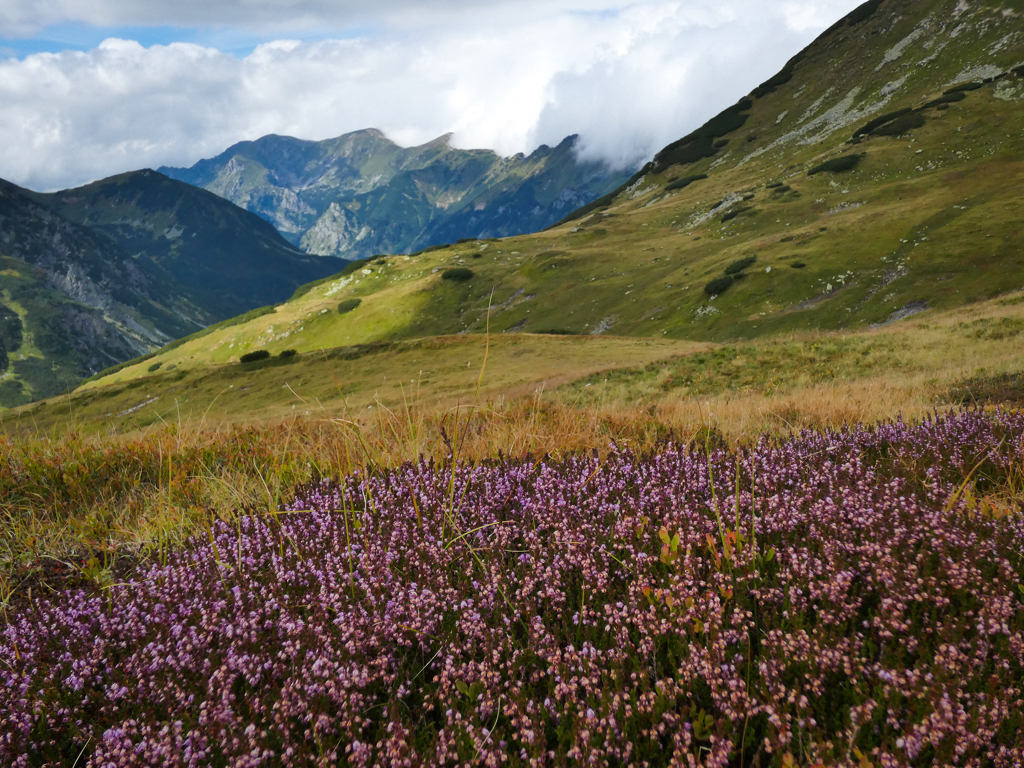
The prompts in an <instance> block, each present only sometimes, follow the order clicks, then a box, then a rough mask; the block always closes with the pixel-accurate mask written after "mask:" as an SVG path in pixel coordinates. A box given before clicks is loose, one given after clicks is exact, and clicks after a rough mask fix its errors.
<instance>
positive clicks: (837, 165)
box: [807, 155, 864, 176]
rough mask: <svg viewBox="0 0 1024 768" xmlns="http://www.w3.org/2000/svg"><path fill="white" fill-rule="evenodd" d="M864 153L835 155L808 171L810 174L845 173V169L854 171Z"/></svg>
mask: <svg viewBox="0 0 1024 768" xmlns="http://www.w3.org/2000/svg"><path fill="white" fill-rule="evenodd" d="M862 157H864V156H863V155H843V156H842V157H834V158H832V159H831V160H826V161H825V162H824V163H821V164H820V165H816V166H814V167H813V168H811V170H809V171H808V172H807V175H808V176H814V175H816V174H819V173H843V172H845V171H852V170H853V169H854V168H856V167H857V165H858V164H859V163H860V161H861V158H862Z"/></svg>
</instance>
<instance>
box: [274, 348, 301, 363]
mask: <svg viewBox="0 0 1024 768" xmlns="http://www.w3.org/2000/svg"><path fill="white" fill-rule="evenodd" d="M297 354H299V353H298V352H297V351H296V350H294V349H285V350H282V351H281V352H279V353H278V355H277V356H278V357H281V358H284V359H286V360H287V359H288V358H289V357H295V356H296V355H297Z"/></svg>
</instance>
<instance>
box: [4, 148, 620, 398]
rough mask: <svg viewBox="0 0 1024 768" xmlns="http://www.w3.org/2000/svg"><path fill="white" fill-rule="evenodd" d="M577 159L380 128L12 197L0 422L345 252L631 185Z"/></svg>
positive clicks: (230, 313)
mask: <svg viewBox="0 0 1024 768" xmlns="http://www.w3.org/2000/svg"><path fill="white" fill-rule="evenodd" d="M575 143H576V139H575V137H571V138H569V139H566V140H565V141H564V142H562V143H561V144H560V145H559V146H558V147H555V148H549V147H540V148H539V149H538V150H537V151H535V152H534V153H533V154H531V155H530V157H528V158H527V157H523V156H521V155H520V156H516V157H513V158H504V159H503V158H499V157H498V156H497V155H496V154H495V153H493V152H489V151H482V150H476V151H463V150H457V149H453V148H451V147H450V146H449V145H448V138H447V137H442V138H440V139H438V140H437V141H435V142H431V143H430V144H427V145H425V146H423V147H415V148H413V149H402V148H400V147H398V146H397V145H396V144H394V143H393V142H390V141H388V140H387V139H386V138H384V137H383V135H382V134H380V132H378V131H372V130H368V131H359V132H357V133H353V134H348V135H346V136H342V137H340V138H339V139H336V140H333V141H329V142H304V141H299V140H298V139H291V138H288V137H281V136H268V137H265V138H263V139H260V140H258V141H256V142H248V143H245V144H240V145H236V146H235V147H233V148H232V149H230V150H228V152H226V153H224V154H223V155H221V156H220V157H219V158H215V159H214V160H211V161H203V162H201V163H199V164H198V165H197V166H196V167H195V168H194V169H192V171H188V172H184V171H183V172H178V171H176V170H175V169H164V170H167V171H168V173H177V174H178V175H179V176H182V177H184V179H185V180H184V181H180V180H177V179H173V178H170V177H169V176H168V175H165V174H164V173H161V172H157V171H152V170H141V171H133V172H130V173H124V174H120V175H118V176H114V177H111V178H108V179H103V180H101V181H97V182H94V183H92V184H87V185H85V186H83V187H78V188H76V189H69V190H63V191H60V192H53V193H37V192H32V191H29V190H25V189H21V188H19V187H16V186H15V185H13V184H9V183H6V182H4V183H3V185H2V186H0V205H2V209H0V255H2V256H3V257H4V258H5V259H7V264H8V266H7V268H6V269H5V270H4V273H3V275H2V276H0V278H2V279H0V290H2V291H3V293H0V313H2V326H3V328H4V329H6V330H3V332H2V334H0V407H11V406H16V405H19V404H21V403H24V402H28V401H30V400H33V399H39V398H44V397H49V396H51V395H53V394H55V393H56V392H60V391H62V390H65V389H67V388H68V387H70V386H73V385H75V384H77V383H79V382H80V381H81V380H82V379H83V378H87V377H88V376H90V375H92V374H95V373H96V372H97V371H99V370H101V369H104V368H108V367H111V366H116V365H117V364H119V363H121V362H123V361H125V360H129V359H132V358H134V357H137V356H139V355H143V356H145V355H147V354H149V353H151V352H152V351H153V350H155V349H157V348H159V347H161V346H163V345H164V344H166V343H168V342H171V341H173V340H176V339H179V338H181V337H183V336H187V335H189V334H192V333H195V332H198V331H201V330H202V329H206V328H210V327H212V326H215V325H216V324H217V323H219V322H223V321H225V320H227V319H229V318H233V317H237V316H239V315H243V316H244V315H245V314H246V313H250V312H253V311H254V310H256V314H259V311H260V310H259V308H260V307H266V306H268V305H269V306H272V305H274V304H277V303H280V302H282V301H284V300H286V299H287V298H288V297H289V296H291V295H292V293H293V292H294V291H295V289H296V288H298V287H299V286H300V285H302V284H304V283H307V282H309V281H310V280H315V279H318V278H322V277H324V276H325V275H330V274H333V273H336V272H338V271H339V270H340V269H342V267H344V265H345V264H346V263H347V262H346V261H345V260H343V259H341V258H339V257H338V254H343V255H345V256H350V257H351V256H352V255H353V254H356V255H358V254H362V253H364V252H365V251H367V250H369V251H375V249H378V248H379V249H384V250H396V249H397V250H401V249H403V248H408V247H413V246H415V245H416V244H418V243H433V242H435V241H441V242H447V241H450V240H456V239H460V238H465V237H472V236H474V234H480V235H489V234H495V233H496V234H511V233H518V232H523V231H533V230H536V229H540V228H543V227H544V226H547V225H548V224H550V223H551V222H552V221H553V220H554V219H556V218H560V217H562V216H564V215H565V214H566V213H568V212H570V211H572V210H574V209H575V208H576V207H578V205H580V204H582V203H585V202H589V201H591V200H593V199H594V198H596V197H597V196H598V195H600V194H604V193H605V192H607V191H608V190H609V189H611V188H613V187H615V186H617V185H618V184H619V183H620V182H621V181H622V180H623V178H625V176H626V174H627V172H626V171H621V172H614V171H611V170H610V169H608V168H607V167H606V166H604V165H603V164H601V163H581V162H578V161H577V160H576V153H575V149H574V147H575ZM243 170H244V172H243ZM207 177H209V178H207ZM253 179H256V180H257V181H258V182H259V183H255V182H253ZM204 180H206V181H208V183H207V184H206V186H208V187H209V188H210V190H212V191H207V190H205V189H202V188H199V186H197V184H199V183H200V182H203V181H204ZM186 182H192V183H186ZM285 183H288V184H291V185H292V186H291V187H288V186H283V185H284V184H285ZM293 187H294V188H293ZM229 192H230V193H231V194H228V193H229ZM214 193H219V194H214ZM232 194H233V195H234V198H232V199H226V198H231V197H232ZM232 200H234V202H233V201H232ZM235 202H238V203H240V204H243V205H247V206H249V207H250V208H252V210H253V211H254V212H250V211H249V210H246V209H245V208H244V207H240V206H239V205H236V204H235ZM313 205H316V206H319V209H315V208H313V207H312V206H313ZM317 210H319V213H317ZM257 214H259V215H257ZM303 224H306V225H308V226H309V229H308V231H300V229H299V228H300V227H301V226H302V225H303ZM275 226H276V227H280V229H281V232H279V231H278V230H277V229H275ZM282 232H283V233H284V235H287V236H289V237H291V239H292V241H293V242H288V241H287V240H286V239H285V238H284V237H283V236H282ZM300 246H301V247H300Z"/></svg>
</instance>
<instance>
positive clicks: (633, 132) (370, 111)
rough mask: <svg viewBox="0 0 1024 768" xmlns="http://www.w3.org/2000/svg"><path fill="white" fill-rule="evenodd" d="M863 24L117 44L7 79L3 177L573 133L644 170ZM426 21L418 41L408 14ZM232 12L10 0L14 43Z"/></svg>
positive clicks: (478, 29) (754, 10) (521, 26)
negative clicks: (243, 47)
mask: <svg viewBox="0 0 1024 768" xmlns="http://www.w3.org/2000/svg"><path fill="white" fill-rule="evenodd" d="M361 5H363V6H369V5H370V4H367V3H362V4H361ZM378 5H379V7H378ZM855 5H857V3H856V1H855V0H819V1H818V2H813V1H812V0H806V2H801V1H800V0H792V1H791V2H786V3H780V4H775V3H766V2H761V1H760V0H719V1H718V2H711V1H709V0H685V1H684V0H679V1H678V2H664V1H661V0H639V1H638V2H635V3H633V4H632V5H628V6H627V5H619V6H616V5H615V4H613V3H611V2H608V1H606V2H600V1H599V0H579V1H578V2H575V3H572V4H569V3H566V2H564V1H563V2H545V3H543V4H542V3H541V2H539V0H537V1H536V2H534V0H529V1H528V2H526V3H523V2H519V1H518V0H517V1H516V2H514V3H513V2H511V0H509V1H508V2H498V3H493V2H492V3H487V4H482V3H468V2H464V1H463V2H457V1H456V0H451V1H450V2H434V3H422V2H416V3H413V2H412V0H408V2H403V1H402V0H391V1H390V2H386V3H380V4H375V5H373V8H374V13H376V14H377V17H376V21H378V22H380V27H379V28H378V29H377V31H375V32H372V33H367V34H365V35H363V36H361V37H358V38H355V39H345V40H325V41H320V42H298V41H287V40H275V41H271V42H267V43H265V44H263V45H260V46H258V47H257V48H256V49H255V50H254V51H253V52H252V53H251V54H249V55H248V56H245V57H244V58H236V57H233V56H230V55H228V54H225V53H222V52H220V51H217V50H215V49H213V48H210V47H202V46H199V45H193V44H185V43H173V44H170V45H155V46H152V47H149V48H144V47H142V46H141V45H139V44H137V43H134V42H131V41H124V40H118V39H109V40H107V41H105V42H104V43H103V44H101V45H100V46H98V47H97V48H95V49H94V50H90V51H87V52H73V51H65V52H61V53H52V54H51V53H45V54H35V55H32V56H28V57H26V58H24V59H23V60H20V61H19V60H15V59H10V60H7V61H0V103H2V104H4V109H3V110H2V111H0V177H3V178H7V179H10V180H11V181H14V182H16V183H19V184H23V185H25V186H28V187H31V188H34V189H56V188H62V187H67V186H71V185H75V184H80V183H84V182H87V181H89V180H92V179H95V178H101V177H103V176H107V175H111V174H113V173H117V172H120V171H124V170H129V169H134V168H140V167H146V166H150V167H155V166H158V165H161V164H167V165H190V164H191V163H193V162H195V161H196V160H198V159H199V158H201V157H209V156H211V155H214V154H217V153H219V152H220V151H222V150H223V149H225V148H226V147H227V146H229V145H230V144H232V143H234V142H236V141H240V140H243V139H255V138H258V137H259V136H262V135H265V134H267V133H278V134H285V135H292V136H298V137H300V138H308V139H323V138H329V137H332V136H337V135H339V134H341V133H345V132H347V131H352V130H357V129H360V128H367V127H376V128H380V129H381V130H383V131H384V132H385V133H386V134H387V135H388V136H390V137H391V138H393V139H394V140H396V141H398V142H399V143H402V144H414V143H420V142H423V141H427V140H430V139H432V138H434V137H436V136H438V135H440V134H442V133H446V132H449V131H454V132H455V138H454V143H455V144H456V145H457V146H463V147H472V146H475V147H489V148H493V149H495V150H497V151H499V152H501V153H503V154H511V153H513V152H517V151H530V150H532V149H533V148H534V147H535V146H536V145H537V144H539V143H541V142H544V143H548V144H554V143H557V142H558V141H560V140H561V139H562V138H564V136H566V135H568V134H570V133H579V134H581V136H582V137H583V143H584V146H585V148H586V149H585V151H586V153H587V154H588V155H591V156H601V157H606V158H609V159H613V160H616V161H619V162H628V161H635V160H637V159H640V158H642V157H646V156H649V155H651V154H652V153H653V152H655V151H657V150H658V149H659V148H660V147H662V146H664V145H665V144H666V143H668V142H669V141H672V140H673V139H675V138H678V137H679V136H681V135H683V134H684V133H686V132H688V131H689V130H692V129H693V128H694V127H696V126H697V125H699V124H700V123H702V122H703V121H704V120H706V119H707V118H708V117H710V116H712V115H713V114H715V113H716V112H718V111H719V110H721V109H722V108H724V107H725V106H727V105H728V104H730V103H732V102H734V101H735V100H736V99H737V98H739V97H740V96H742V95H743V94H745V93H747V92H748V91H749V90H750V89H751V88H753V87H754V86H756V85H757V84H758V83H759V82H761V81H763V80H764V79H766V78H767V77H769V76H771V75H772V74H774V72H776V71H777V70H778V69H779V68H780V67H781V66H782V64H783V63H785V61H786V60H787V59H788V58H789V57H790V56H792V55H793V54H794V53H796V52H797V51H798V50H799V49H800V48H801V47H803V46H804V45H805V44H807V43H808V42H809V41H810V40H811V39H812V38H813V37H814V35H815V34H817V33H818V32H820V30H821V29H822V28H824V27H825V26H828V25H829V24H831V23H832V22H834V21H835V20H836V19H838V18H839V17H840V16H842V15H843V14H844V13H846V12H848V11H849V10H851V9H852V8H853V7H855ZM413 6H415V7H416V10H415V14H418V15H422V16H423V17H424V20H423V21H422V23H416V18H419V16H410V15H409V13H410V12H409V10H408V9H409V8H412V7H413ZM232 7H233V8H234V13H235V14H236V15H237V13H238V5H237V4H230V3H229V4H224V3H210V2H208V0H207V1H206V2H204V3H199V2H186V3H163V2H161V3H159V4H157V3H138V2H136V3H127V2H120V3H119V2H117V1H116V0H105V1H104V2H90V3H84V2H71V0H65V2H63V3H61V2H56V1H52V2H33V3H30V2H25V0H14V1H13V2H9V3H5V4H4V10H3V11H0V27H3V25H6V27H7V28H8V29H9V28H11V26H12V25H15V24H21V25H22V26H23V27H25V28H30V27H32V26H33V25H35V26H40V25H45V24H48V23H57V22H66V21H68V20H69V19H78V20H81V21H87V22H90V23H97V24H105V23H113V21H117V23H154V24H156V23H160V24H166V23H179V24H202V23H228V22H229V21H230V18H231V17H230V11H231V9H232ZM245 7H246V8H247V9H251V10H252V18H254V19H256V20H257V21H258V22H259V23H261V24H266V25H269V26H272V25H274V24H276V25H278V26H280V27H284V26H287V23H289V20H290V21H291V22H294V21H295V20H296V19H298V20H305V21H303V23H306V24H309V25H314V24H327V23H328V22H330V23H332V24H334V25H335V26H337V27H339V28H340V27H341V26H343V22H345V21H346V20H348V21H352V20H356V19H358V18H359V17H358V16H357V14H356V13H355V12H354V11H352V10H351V9H352V8H355V7H356V4H354V3H340V4H338V3H327V2H315V1H314V0H306V1H305V2H303V1H302V0H295V2H293V3H290V4H288V5H287V9H288V12H287V13H281V11H280V10H279V9H280V8H281V7H282V5H281V4H280V3H271V2H269V1H267V2H261V1H260V0H249V2H246V3H245ZM126 9H130V11H131V13H128V11H127V10H126ZM168 9H172V10H168ZM339 9H340V10H339ZM424 9H426V10H424ZM72 11H75V12H76V13H78V15H77V16H75V15H74V13H72ZM428 11H431V12H433V16H432V17H431V19H430V20H429V21H427V20H426V18H425V17H426V15H427V12H428ZM346 13H348V15H346ZM62 14H63V15H62ZM217 14H221V15H220V16H218V15H217ZM218 20H219V21H218Z"/></svg>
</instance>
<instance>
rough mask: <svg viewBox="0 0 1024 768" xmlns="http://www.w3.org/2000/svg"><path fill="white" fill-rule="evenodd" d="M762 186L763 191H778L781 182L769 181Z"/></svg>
mask: <svg viewBox="0 0 1024 768" xmlns="http://www.w3.org/2000/svg"><path fill="white" fill-rule="evenodd" d="M764 186H765V189H778V188H779V187H781V186H782V182H781V181H769V182H768V183H767V184H765V185H764Z"/></svg>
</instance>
